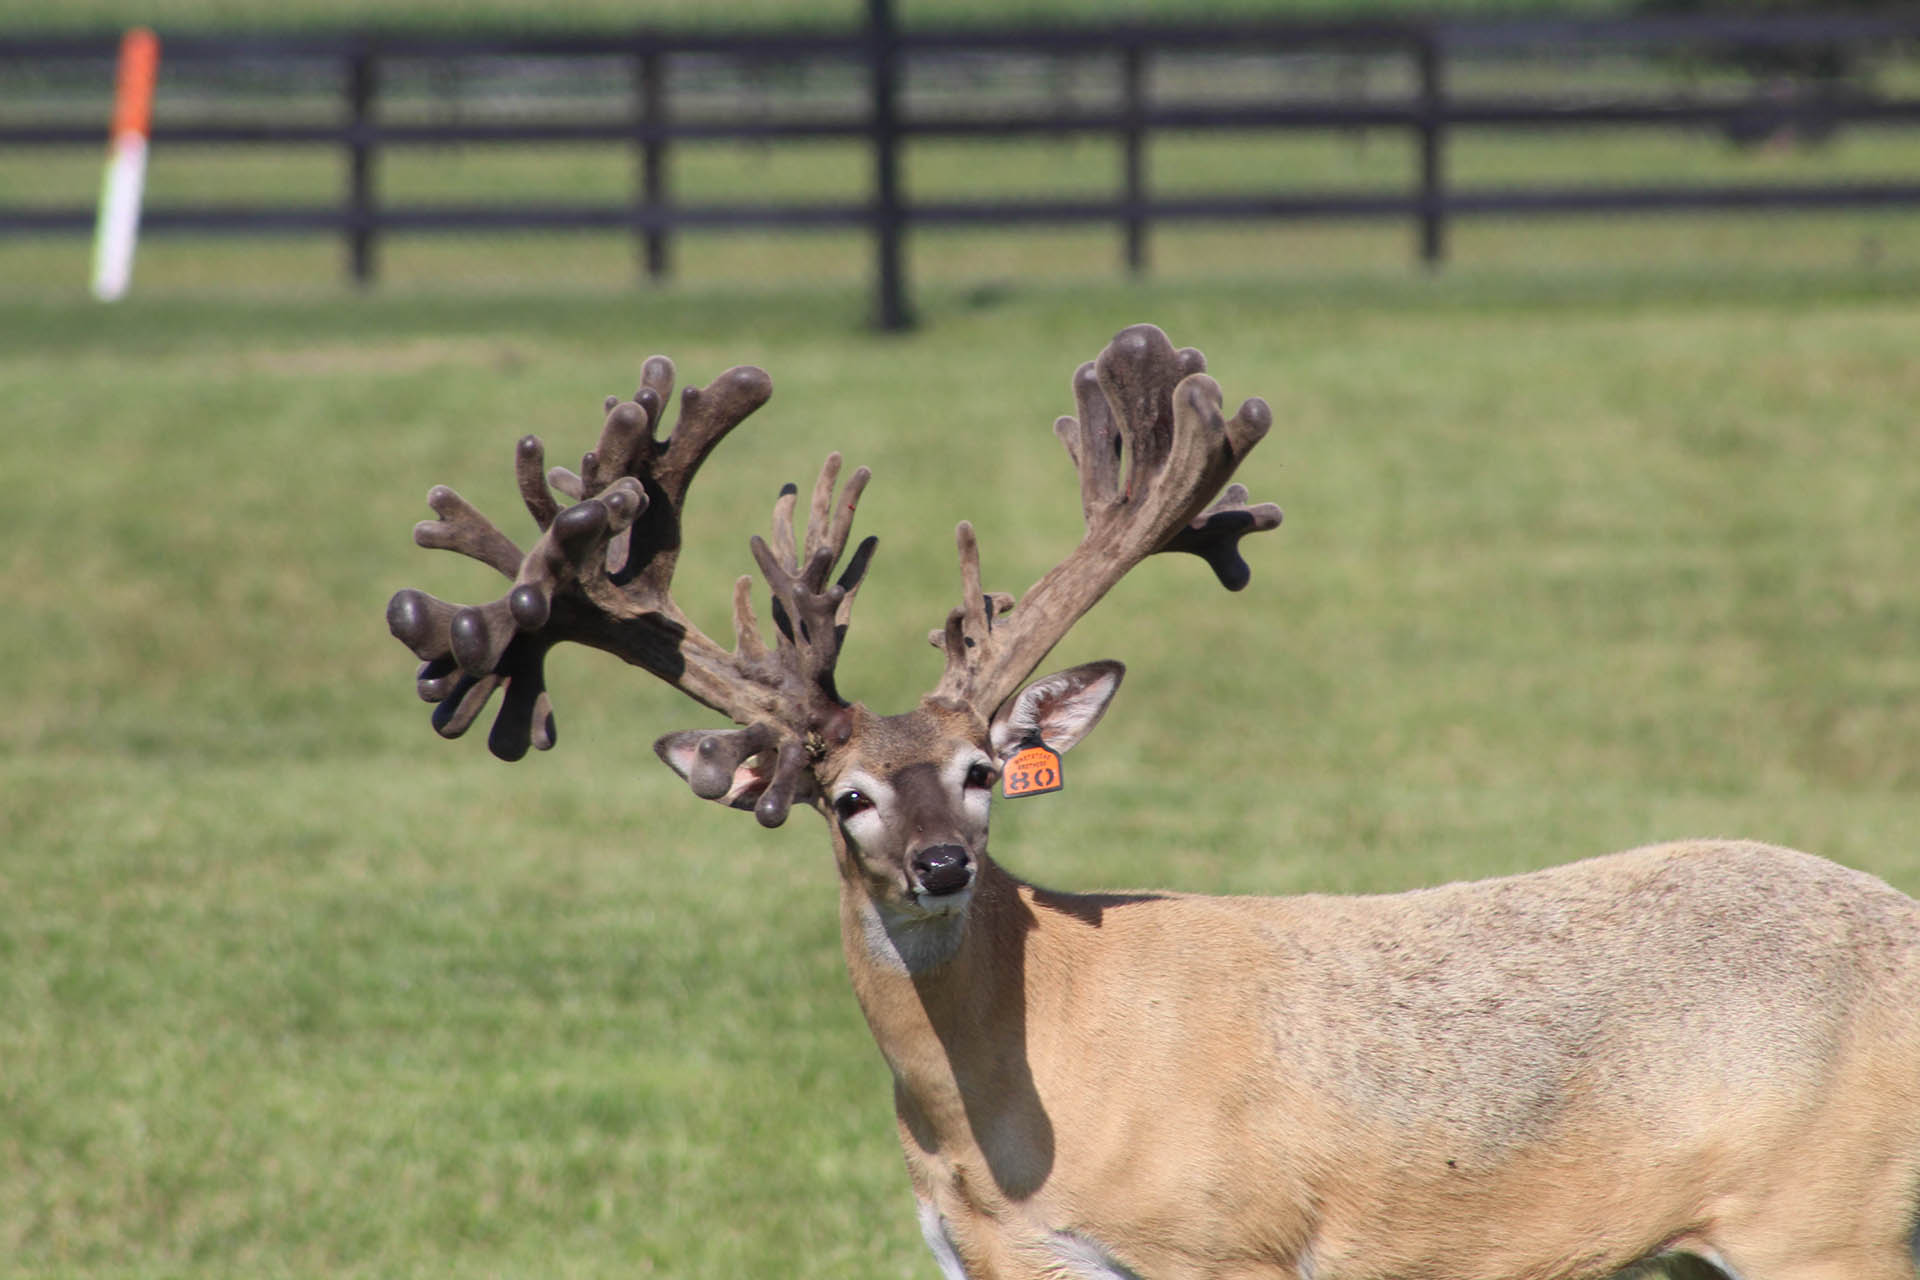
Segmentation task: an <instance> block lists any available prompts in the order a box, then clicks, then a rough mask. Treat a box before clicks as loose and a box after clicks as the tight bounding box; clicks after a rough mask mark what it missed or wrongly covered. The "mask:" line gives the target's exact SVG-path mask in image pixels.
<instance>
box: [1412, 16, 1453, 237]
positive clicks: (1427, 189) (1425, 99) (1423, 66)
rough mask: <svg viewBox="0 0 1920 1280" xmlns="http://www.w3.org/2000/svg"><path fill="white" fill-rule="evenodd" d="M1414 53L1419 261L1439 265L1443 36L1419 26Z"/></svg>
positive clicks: (1443, 193) (1443, 233)
mask: <svg viewBox="0 0 1920 1280" xmlns="http://www.w3.org/2000/svg"><path fill="white" fill-rule="evenodd" d="M1418 39H1419V43H1418V45H1417V46H1416V49H1415V54H1416V58H1417V60H1418V62H1419V73H1420V115H1419V119H1420V123H1419V132H1420V261H1421V263H1422V264H1423V265H1424V266H1426V267H1428V268H1429V269H1432V268H1437V267H1439V266H1440V264H1441V263H1443V262H1445V261H1446V256H1447V213H1446V198H1447V186H1446V183H1447V179H1446V142H1447V138H1446V129H1447V101H1446V92H1447V88H1446V77H1445V71H1446V68H1445V67H1444V66H1443V64H1442V60H1441V37H1440V35H1439V34H1438V33H1437V32H1436V31H1435V30H1434V29H1433V28H1432V27H1431V26H1425V27H1422V28H1421V29H1420V35H1419V38H1418Z"/></svg>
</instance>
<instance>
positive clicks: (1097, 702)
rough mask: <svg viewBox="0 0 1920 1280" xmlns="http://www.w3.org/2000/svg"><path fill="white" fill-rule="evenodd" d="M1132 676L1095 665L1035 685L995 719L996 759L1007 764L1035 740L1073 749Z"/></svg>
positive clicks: (1105, 665) (1119, 669) (1011, 700)
mask: <svg viewBox="0 0 1920 1280" xmlns="http://www.w3.org/2000/svg"><path fill="white" fill-rule="evenodd" d="M1126 674H1127V669H1126V668H1125V667H1123V666H1121V665H1120V664H1119V663H1117V662H1089V663H1087V664H1085V665H1084V666H1078V667H1069V668H1067V669H1066V670H1065V671H1056V672H1054V673H1053V674H1052V675H1050V676H1045V677H1043V678H1041V679H1039V680H1035V681H1034V682H1033V683H1032V684H1030V685H1028V686H1027V687H1026V688H1024V689H1022V690H1021V691H1020V692H1019V693H1018V694H1016V695H1015V696H1014V697H1012V698H1009V699H1008V700H1007V701H1006V702H1005V703H1003V704H1002V705H1001V707H1000V710H999V712H998V713H997V714H996V715H995V716H994V717H993V729H992V735H993V752H994V754H995V755H997V756H999V757H1000V758H1001V759H1002V760H1005V759H1007V758H1008V757H1009V756H1011V755H1013V753H1014V752H1016V751H1018V750H1019V749H1020V748H1021V747H1022V746H1023V745H1024V744H1026V743H1028V742H1030V741H1031V740H1033V739H1034V738H1038V739H1039V740H1040V741H1042V742H1044V743H1046V744H1047V745H1048V746H1049V747H1052V748H1053V749H1054V750H1055V751H1065V750H1067V748H1069V747H1071V746H1073V744H1074V743H1076V742H1078V741H1080V739H1082V738H1084V737H1086V736H1087V734H1088V733H1089V732H1091V731H1092V729H1093V726H1095V725H1096V724H1099V723H1100V717H1101V716H1103V715H1105V714H1106V712H1107V704H1108V703H1109V702H1112V701H1113V695H1114V694H1116V693H1118V692H1119V691H1120V677H1122V676H1124V675H1126Z"/></svg>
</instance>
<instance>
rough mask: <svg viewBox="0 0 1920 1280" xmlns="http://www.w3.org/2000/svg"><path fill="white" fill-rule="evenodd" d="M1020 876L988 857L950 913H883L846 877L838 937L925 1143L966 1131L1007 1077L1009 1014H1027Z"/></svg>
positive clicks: (1028, 916)
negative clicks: (967, 897)
mask: <svg viewBox="0 0 1920 1280" xmlns="http://www.w3.org/2000/svg"><path fill="white" fill-rule="evenodd" d="M1022 887H1023V886H1022V885H1021V883H1020V881H1018V880H1017V879H1015V878H1014V877H1013V876H1012V875H1010V874H1008V873H1007V872H1005V871H1003V870H1001V869H1000V868H999V866H998V865H996V864H995V863H993V862H992V861H991V860H989V859H986V858H982V859H981V867H980V873H979V879H978V882H977V883H976V885H975V888H974V891H973V899H972V901H971V902H970V903H969V904H968V907H967V909H966V910H965V911H964V912H961V913H959V914H957V915H955V916H954V917H952V918H951V919H946V920H933V921H912V922H903V921H899V920H893V921H889V920H886V919H883V918H882V917H881V915H880V912H879V909H878V908H877V907H876V906H875V905H874V904H873V902H872V901H871V899H869V898H868V897H867V896H866V895H865V894H864V893H862V892H861V891H860V888H859V886H857V885H855V884H851V883H847V882H844V881H843V884H842V891H841V940H842V943H843V945H844V948H845V951H846V957H847V969H848V973H849V976H850V977H851V978H852V980H853V989H854V994H855V996H856V997H857V998H858V999H859V1001H860V1008H861V1011H862V1012H863V1013H865V1015H866V1018H867V1024H868V1026H869V1027H870V1028H871V1029H872V1031H873V1036H874V1039H875V1040H876V1041H877V1042H878V1044H879V1046H880V1051H881V1053H882V1054H884V1055H885V1056H886V1059H887V1062H888V1065H889V1066H891V1067H892V1069H893V1074H894V1078H895V1081H896V1082H897V1086H898V1089H899V1092H900V1094H901V1114H902V1119H903V1121H906V1122H907V1123H908V1124H909V1126H910V1127H915V1128H917V1127H919V1125H920V1122H922V1121H924V1122H925V1124H926V1125H927V1126H929V1127H930V1129H931V1130H932V1132H929V1133H925V1134H917V1135H916V1137H918V1138H919V1139H920V1140H921V1145H922V1146H930V1145H945V1140H949V1139H951V1138H957V1137H960V1136H961V1135H962V1133H963V1131H964V1130H963V1128H961V1127H962V1126H964V1125H965V1123H966V1121H965V1110H966V1107H967V1104H968V1102H969V1100H970V1099H978V1098H980V1097H987V1096H993V1094H994V1093H995V1091H996V1090H997V1089H999V1088H1000V1087H1001V1086H1002V1084H1003V1083H1004V1082H1002V1081H1000V1080H999V1079H998V1077H999V1076H1000V1075H1002V1074H1004V1072H1005V1070H1006V1068H1007V1065H1008V1061H1007V1054H1006V1053H1005V1049H1004V1047H1005V1045H1006V1044H1007V1043H1008V1034H1009V1032H1010V1031H1011V1032H1012V1033H1013V1034H1014V1035H1015V1037H1016V1038H1015V1040H1014V1041H1013V1043H1020V1041H1021V1040H1022V1039H1024V1036H1023V1035H1021V1034H1020V1028H1018V1027H1011V1028H1010V1027H1009V1026H1008V1025H1007V1024H1008V1022H1009V1020H1010V1019H1011V1020H1013V1021H1015V1022H1017V1021H1019V1020H1020V1019H1021V1018H1022V1011H1023V1010H1024V1006H1025V990H1024V988H1025V965H1024V963H1023V955H1022V949H1023V946H1024V938H1025V934H1026V933H1027V931H1028V929H1029V928H1030V927H1031V923H1032V912H1031V909H1030V908H1029V907H1028V905H1027V904H1026V902H1025V901H1024V900H1023V897H1022V893H1021V890H1022Z"/></svg>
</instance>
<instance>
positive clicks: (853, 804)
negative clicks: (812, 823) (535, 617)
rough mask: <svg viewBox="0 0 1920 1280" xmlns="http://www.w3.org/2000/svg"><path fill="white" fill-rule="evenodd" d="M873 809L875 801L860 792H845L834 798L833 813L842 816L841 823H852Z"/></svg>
mask: <svg viewBox="0 0 1920 1280" xmlns="http://www.w3.org/2000/svg"><path fill="white" fill-rule="evenodd" d="M871 808H873V801H871V800H869V799H867V797H866V795H865V794H863V793H862V792H859V791H843V792H841V793H840V794H839V795H838V796H837V797H835V798H834V802H833V811H834V812H835V813H837V814H839V815H840V821H842V822H847V821H850V820H851V819H852V818H854V817H855V816H856V815H858V814H862V813H865V812H866V811H867V810H869V809H871Z"/></svg>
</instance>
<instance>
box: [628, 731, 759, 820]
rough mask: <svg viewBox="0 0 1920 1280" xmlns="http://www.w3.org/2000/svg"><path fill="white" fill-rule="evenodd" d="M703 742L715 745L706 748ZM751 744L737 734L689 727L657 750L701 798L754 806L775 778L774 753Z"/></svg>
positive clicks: (741, 806) (656, 746)
mask: <svg viewBox="0 0 1920 1280" xmlns="http://www.w3.org/2000/svg"><path fill="white" fill-rule="evenodd" d="M703 744H711V745H707V746H705V747H704V749H703ZM750 746H751V744H748V743H741V742H738V741H737V739H736V735H732V734H728V733H715V732H713V731H712V730H710V729H689V730H687V731H686V732H684V733H670V734H668V735H667V736H666V737H664V738H661V739H660V740H659V741H657V742H655V743H654V744H653V751H654V754H655V755H657V756H659V757H660V758H661V759H662V760H663V761H665V762H666V765H667V767H668V768H669V769H671V770H673V771H674V772H675V773H677V774H679V775H680V776H681V777H682V778H685V779H686V780H687V785H688V786H690V787H692V788H693V794H695V795H697V796H699V797H700V798H701V799H703V800H718V801H719V802H720V803H721V804H724V805H726V806H728V807H729V808H734V809H751V808H753V806H754V804H755V803H756V802H757V801H758V800H759V799H760V796H761V794H762V793H763V792H765V791H766V789H767V786H768V785H769V784H770V783H771V782H772V781H773V762H774V756H773V752H771V751H766V752H755V751H752V750H750ZM743 753H744V754H743Z"/></svg>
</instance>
